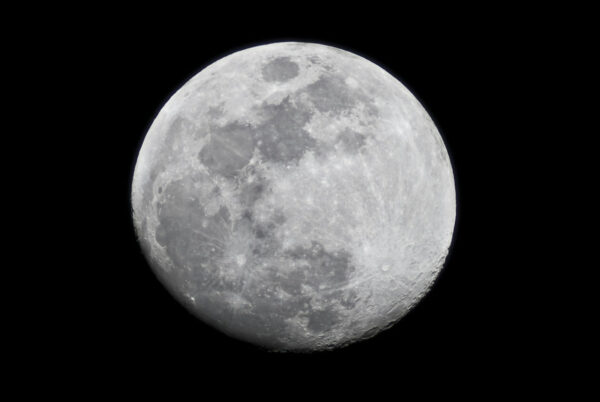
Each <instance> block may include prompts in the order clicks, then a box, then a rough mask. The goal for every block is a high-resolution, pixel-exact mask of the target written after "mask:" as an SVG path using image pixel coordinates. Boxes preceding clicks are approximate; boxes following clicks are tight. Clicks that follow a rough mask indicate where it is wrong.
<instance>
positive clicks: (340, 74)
mask: <svg viewBox="0 0 600 402" xmlns="http://www.w3.org/2000/svg"><path fill="white" fill-rule="evenodd" d="M132 206H133V213H134V223H135V227H136V231H137V233H138V237H139V241H140V243H141V245H142V247H143V249H144V252H145V255H146V257H147V258H148V260H149V262H150V263H151V265H152V267H153V269H154V270H155V271H156V272H157V274H158V275H159V276H160V277H161V278H162V280H163V282H164V283H165V285H166V286H167V288H169V290H170V291H171V292H172V293H173V294H175V295H176V296H177V297H178V298H179V300H181V301H182V302H183V303H184V304H186V305H187V306H188V308H189V309H190V310H191V311H193V312H194V313H195V314H196V315H198V316H199V317H200V318H202V319H203V320H205V321H207V322H209V323H211V324H212V325H214V326H216V327H217V328H219V329H221V330H222V331H224V332H226V333H229V334H231V335H233V336H235V337H238V338H240V339H244V340H247V341H250V342H254V343H257V344H260V345H263V346H266V347H269V348H273V349H278V350H319V349H326V348H332V347H336V346H340V345H344V344H348V343H351V342H353V341H356V340H358V339H361V338H364V337H367V336H372V335H374V334H376V333H377V332H379V331H380V330H382V329H384V328H386V327H387V326H389V325H391V324H392V323H394V322H395V321H397V320H398V319H400V318H401V317H402V316H403V315H404V314H406V312H407V311H408V310H409V309H410V308H411V307H412V306H414V305H415V303H417V302H418V300H419V299H420V298H421V297H422V296H423V295H424V294H425V292H426V291H427V289H428V288H429V286H430V285H431V284H432V282H433V280H434V279H435V277H436V275H437V273H438V272H439V270H440V269H441V267H442V265H443V262H444V259H445V257H446V254H447V252H448V247H449V245H450V241H451V237H452V232H453V228H454V219H455V192H454V181H453V175H452V168H451V165H450V162H449V158H448V155H447V152H446V149H445V147H444V144H443V141H442V139H441V137H440V134H439V132H438V131H437V129H436V127H435V125H434V124H433V122H432V121H431V119H430V118H429V116H428V115H427V112H426V111H425V110H424V109H423V107H422V106H421V105H420V104H419V102H418V101H417V100H416V99H415V98H414V96H413V95H412V94H410V92H409V91H408V90H407V89H406V88H405V87H404V86H403V85H402V84H401V83H400V82H398V81H397V80H396V79H395V78H394V77H392V76H391V75H390V74H388V73H387V72H386V71H384V70H383V69H381V68H380V67H378V66H376V65H375V64H373V63H371V62H369V61H368V60H365V59H363V58H361V57H359V56H356V55H353V54H351V53H348V52H345V51H342V50H339V49H335V48H332V47H328V46H323V45H316V44H307V43H276V44H271V45H266V46H259V47H254V48H250V49H246V50H244V51H241V52H237V53H234V54H232V55H230V56H227V57H225V58H223V59H221V60H219V61H217V62H216V63H214V64H212V65H210V66H209V67H207V68H206V69H204V70H203V71H201V72H200V73H199V74H197V75H196V76H195V77H193V78H192V79H191V80H190V81H188V82H187V83H186V84H185V85H184V86H183V87H182V88H181V89H180V90H179V91H177V93H175V95H173V97H172V98H171V99H170V100H169V101H168V102H167V103H166V104H165V106H164V107H163V109H162V110H161V112H160V113H159V114H158V116H157V117H156V119H155V121H154V123H153V124H152V126H151V128H150V130H149V131H148V133H147V135H146V138H145V140H144V144H143V146H142V148H141V150H140V153H139V156H138V161H137V164H136V168H135V173H134V178H133V185H132Z"/></svg>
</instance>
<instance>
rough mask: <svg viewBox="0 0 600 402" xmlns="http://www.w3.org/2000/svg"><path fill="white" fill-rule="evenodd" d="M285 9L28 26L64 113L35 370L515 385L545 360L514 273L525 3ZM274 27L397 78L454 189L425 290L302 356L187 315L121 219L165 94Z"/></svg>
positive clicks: (541, 32) (528, 156)
mask: <svg viewBox="0 0 600 402" xmlns="http://www.w3.org/2000/svg"><path fill="white" fill-rule="evenodd" d="M317 10H321V11H322V9H317ZM159 11H160V10H159ZM359 11H360V10H359ZM455 11H456V10H455ZM188 12H189V13H190V14H191V15H186V16H185V17H187V18H183V16H184V15H185V14H187V13H188ZM296 12H297V10H296V11H294V10H289V11H279V10H275V11H273V13H272V14H269V16H268V17H265V18H258V17H256V14H246V11H245V10H238V11H237V12H236V13H235V14H236V17H235V18H232V17H231V15H230V14H231V13H214V14H213V13H210V12H206V13H196V12H195V11H191V10H188V11H186V10H185V9H182V10H179V11H178V12H177V13H175V14H170V13H169V14H165V15H161V14H160V12H159V13H158V15H155V16H152V17H148V16H145V15H144V16H142V15H139V14H137V13H134V12H128V13H125V12H123V13H121V12H116V11H115V12H109V13H100V12H97V13H95V12H89V13H86V14H85V17H83V16H82V17H81V18H77V19H72V20H69V23H67V24H62V25H61V24H57V25H56V26H55V27H54V28H52V29H50V31H51V32H52V35H49V36H48V37H44V35H40V36H39V37H38V39H37V40H38V44H42V46H41V47H42V48H43V49H44V53H43V54H42V53H40V56H39V58H40V59H42V58H43V59H44V60H45V62H50V63H51V64H54V65H55V66H56V67H57V68H56V71H57V72H56V74H55V75H54V77H53V91H54V94H55V95H56V96H55V97H54V98H52V97H51V98H50V99H51V100H52V99H60V101H59V103H60V105H59V107H60V108H61V109H62V110H64V111H68V112H65V113H63V115H62V116H61V118H60V124H61V125H62V127H63V128H64V131H62V134H61V135H60V139H59V142H60V145H59V146H60V147H61V148H62V151H63V152H62V153H61V154H60V155H61V156H60V157H57V158H56V159H57V160H55V163H54V165H55V166H56V167H57V168H58V169H59V173H60V177H61V178H62V180H60V182H59V183H57V182H54V183H53V185H52V190H51V191H56V192H64V193H66V194H68V200H69V202H68V208H67V210H66V211H63V209H64V204H62V203H61V204H62V208H63V209H61V212H60V213H58V212H57V214H56V215H57V225H59V226H61V227H62V230H64V231H65V232H66V233H68V236H65V235H63V236H61V237H62V240H61V241H60V242H61V243H62V246H61V247H62V248H61V250H64V249H68V250H69V252H67V253H65V252H64V251H61V252H59V254H60V255H61V256H62V257H61V258H60V261H62V262H61V264H62V266H64V268H68V269H65V272H67V275H65V276H64V277H63V279H62V283H61V286H60V290H56V291H55V292H54V293H55V295H54V299H55V300H59V301H60V304H59V305H58V306H57V307H56V309H55V311H56V314H51V317H50V318H49V319H48V327H49V328H50V332H52V333H53V336H51V337H48V338H46V339H47V341H46V342H42V345H41V349H43V350H44V351H45V352H49V354H48V356H49V357H48V358H47V359H46V360H45V362H46V364H47V367H49V369H51V370H53V369H55V368H56V367H58V366H61V367H62V366H66V367H68V371H67V372H68V373H69V375H70V376H73V377H72V378H76V379H77V381H84V382H85V381H87V380H91V381H94V382H95V381H97V380H98V378H105V381H106V383H107V384H108V383H113V382H114V381H121V382H124V383H129V382H130V381H132V380H133V379H134V378H141V379H142V381H143V382H145V384H146V385H148V384H153V383H154V382H164V381H165V380H166V378H170V377H173V378H174V379H176V380H179V381H181V383H182V384H185V386H183V385H182V387H183V388H185V387H193V386H199V387H204V388H205V389H207V388H211V387H215V386H216V384H221V383H227V384H229V385H228V386H229V387H232V388H235V384H238V383H239V382H241V381H243V382H244V383H245V384H251V385H249V386H250V387H251V388H252V387H254V388H257V389H258V390H259V391H260V390H264V389H275V388H279V387H294V388H293V389H298V387H299V384H300V383H302V384H304V385H302V386H301V387H300V388H301V389H303V390H305V391H307V390H312V389H313V388H314V387H315V386H329V387H333V388H336V387H339V388H343V389H346V390H347V391H348V390H350V391H351V392H353V390H355V389H358V388H360V386H359V384H360V383H361V382H362V383H364V384H371V385H373V384H379V385H380V386H378V387H376V388H377V389H380V390H385V389H388V388H389V387H392V388H394V389H396V388H398V387H404V386H406V384H413V381H415V380H422V381H426V380H427V379H428V378H436V381H437V380H441V379H445V380H446V381H447V383H449V384H454V385H457V384H459V385H460V384H470V385H469V386H468V387H469V389H471V390H473V389H476V388H477V387H482V388H486V389H488V390H489V389H494V390H496V391H498V392H501V391H502V390H506V389H507V387H508V385H509V384H515V383H517V384H518V383H530V382H531V381H532V376H533V374H532V372H536V373H539V367H540V366H544V365H545V362H547V361H548V362H549V361H550V360H552V359H553V357H552V358H551V357H549V356H548V354H547V353H546V349H545V347H546V345H545V343H544V341H543V339H542V338H540V337H539V336H538V335H539V334H538V331H537V328H538V327H539V326H540V325H542V324H544V323H545V320H546V318H544V316H543V315H542V314H541V313H540V311H539V310H538V309H537V306H538V304H539V297H538V296H537V294H536V293H535V292H533V291H532V288H531V281H530V279H531V278H533V277H537V276H538V275H539V273H540V272H541V271H542V270H543V269H545V268H547V267H541V266H540V264H539V263H536V262H535V261H536V258H535V253H532V252H531V251H532V250H533V249H534V248H535V243H536V241H537V240H536V238H537V237H536V236H537V234H536V233H534V227H536V228H537V229H536V230H539V227H540V226H539V223H540V221H541V219H540V217H539V212H540V208H543V206H540V204H539V203H538V202H537V201H534V200H533V198H532V197H531V196H530V195H531V194H533V193H535V192H536V191H537V190H538V188H540V187H541V186H542V184H543V178H541V177H540V165H539V163H538V160H537V158H536V157H535V156H534V157H532V155H537V154H539V153H541V152H542V151H541V150H540V148H539V141H540V138H541V136H542V134H541V133H539V131H536V130H532V129H531V127H532V126H533V125H534V121H535V120H536V118H537V115H538V113H540V111H539V110H537V109H536V107H535V100H534V98H535V97H537V96H540V92H539V91H538V89H539V85H540V84H539V82H538V80H539V76H540V70H539V65H540V59H542V58H543V57H545V50H546V48H547V47H548V46H550V45H555V44H556V41H559V40H560V38H558V37H557V36H556V35H554V33H553V31H552V30H551V29H549V28H547V27H543V26H539V25H537V24H534V23H532V21H533V22H535V21H538V20H539V19H540V15H538V14H537V13H535V12H534V13H529V14H526V15H521V14H520V13H516V12H515V13H508V14H500V13H493V12H481V13H479V14H477V17H473V16H471V15H470V14H468V13H463V12H461V10H458V11H457V15H456V16H454V15H453V16H452V17H449V16H446V15H444V14H443V13H440V14H438V16H437V18H434V19H432V18H431V16H429V15H428V14H427V13H413V12H408V11H406V12H405V13H401V14H400V16H399V15H396V16H386V15H383V14H385V13H382V12H377V13H373V12H370V13H369V12H365V13H364V14H363V13H361V12H358V13H356V14H355V15H352V16H350V15H344V14H338V13H334V14H327V16H324V15H323V14H322V13H321V12H318V11H314V13H313V12H312V11H311V12H308V13H304V14H299V15H297V14H296ZM248 13H249V11H248ZM194 16H197V18H194ZM288 40H293V41H308V42H317V43H323V44H328V45H332V46H336V47H340V48H342V49H346V50H349V51H352V52H355V53H357V54H359V55H361V56H364V57H366V58H367V59H369V60H371V61H373V62H375V63H376V64H378V65H380V66H382V67H383V68H385V69H386V70H387V71H389V72H390V73H391V74H392V75H394V76H395V77H397V78H398V79H399V80H400V81H401V82H402V83H403V84H404V85H405V86H406V87H408V89H409V90H410V91H411V92H412V93H413V94H414V95H415V96H416V97H417V98H418V100H419V101H420V102H421V103H422V104H423V106H424V107H425V108H426V110H427V111H428V112H429V113H430V115H431V116H432V118H433V120H434V122H435V123H436V125H437V127H438V129H439V130H440V132H441V134H442V136H443V139H444V142H445V144H446V147H447V149H448V152H449V154H450V157H451V161H452V165H453V169H454V175H455V181H456V190H457V221H456V227H455V232H454V238H453V243H452V247H451V251H450V254H449V256H448V258H447V261H446V264H445V268H444V269H443V270H442V272H441V274H440V275H439V277H438V279H437V281H436V282H435V284H434V286H433V288H432V289H431V291H430V292H429V294H428V295H427V296H426V297H425V298H424V299H423V300H422V301H421V302H420V303H419V304H418V305H417V306H416V307H415V308H414V309H413V310H412V311H411V312H410V313H409V314H408V315H407V316H406V317H405V318H404V319H402V320H401V321H400V322H399V323H397V324H396V325H395V326H394V327H393V328H391V329H389V330H387V331H385V332H383V333H381V334H379V335H377V336H376V337H375V338H372V339H370V340H366V341H364V342H360V343H357V344H354V345H351V346H349V347H347V348H344V349H341V350H336V351H332V352H323V353H317V354H277V353H270V352H266V351H264V350H261V349H260V348H258V347H256V346H252V345H248V344H246V343H243V342H240V341H238V340H235V339H231V338H228V337H227V336H224V335H223V334H221V333H219V332H218V331H216V330H214V329H212V328H210V327H208V326H206V325H204V324H203V323H202V322H200V321H199V320H197V319H195V318H194V317H193V316H191V315H190V314H189V313H188V312H187V311H185V310H184V309H183V308H181V307H180V305H179V304H178V303H177V302H176V301H175V300H174V299H173V298H172V297H171V296H170V295H169V293H168V292H167V291H166V290H165V289H164V288H163V286H162V285H161V284H160V283H159V282H158V280H157V279H156V277H155V276H154V274H153V273H152V272H151V270H150V268H149V266H148V265H147V263H146V261H145V259H144V257H143V255H142V254H141V250H140V248H139V246H138V244H137V242H136V239H135V234H134V230H133V224H132V220H131V205H130V198H129V197H130V190H131V189H130V185H131V179H132V175H133V169H134V166H135V161H136V157H137V152H138V150H139V148H140V146H141V144H142V142H143V139H144V135H145V133H146V131H147V130H148V128H149V127H150V125H151V123H152V121H153V119H154V117H155V116H156V114H157V113H158V112H159V111H160V109H161V107H162V106H163V105H164V103H165V102H166V101H167V100H168V98H169V97H170V96H171V95H172V94H173V93H174V92H175V91H176V90H177V89H178V88H179V87H180V86H181V85H182V84H184V83H185V82H186V81H187V80H188V79H190V78H191V77H192V76H194V75H195V74H196V73H197V72H199V71H200V70H201V69H202V68H204V67H206V66H207V65H209V64H210V63H212V62H214V61H216V60H218V59H219V58H221V57H224V56H226V55H227V54H229V53H231V52H234V51H236V50H241V49H244V48H246V47H250V46H254V45H260V44H265V43H270V42H275V41H288ZM534 94H535V95H534ZM59 95H60V96H59ZM542 96H543V94H542ZM65 215H67V216H68V217H69V219H65ZM56 254H57V252H56V251H54V252H53V253H51V254H50V255H49V257H51V256H53V255H54V256H56ZM53 289H59V288H58V287H56V288H53ZM554 357H555V355H554ZM184 378H185V379H186V380H184ZM188 378H192V379H193V380H192V382H188V380H187V379H188ZM103 381H104V380H103ZM101 382H102V381H101ZM307 384H308V385H307ZM438 384H442V383H438ZM444 384H446V382H444ZM449 386H450V385H438V388H441V391H442V392H443V391H444V390H446V389H447V388H445V387H449ZM100 388H102V387H100ZM289 389H292V388H288V392H292V391H289ZM439 390H440V389H438V391H439ZM231 391H233V390H231ZM422 392H425V393H429V392H432V390H429V389H428V388H422ZM292 393H293V392H292ZM309 393H310V391H309Z"/></svg>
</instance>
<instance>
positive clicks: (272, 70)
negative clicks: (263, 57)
mask: <svg viewBox="0 0 600 402" xmlns="http://www.w3.org/2000/svg"><path fill="white" fill-rule="evenodd" d="M299 72H300V68H299V67H298V64H296V63H294V62H293V61H292V60H291V59H290V58H289V57H278V58H276V59H274V60H272V61H270V62H268V63H267V64H265V65H264V66H263V68H262V76H263V79H264V80H265V81H267V82H285V81H289V80H291V79H292V78H294V77H296V76H298V73H299Z"/></svg>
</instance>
